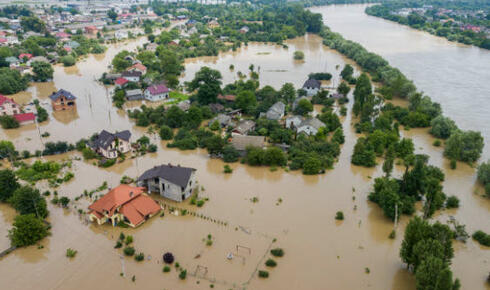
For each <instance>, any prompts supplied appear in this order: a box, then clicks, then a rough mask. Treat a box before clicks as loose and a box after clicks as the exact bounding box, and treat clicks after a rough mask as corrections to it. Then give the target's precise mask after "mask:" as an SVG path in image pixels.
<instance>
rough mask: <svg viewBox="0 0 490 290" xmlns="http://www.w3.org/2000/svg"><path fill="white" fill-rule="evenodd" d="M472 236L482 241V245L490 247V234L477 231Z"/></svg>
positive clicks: (479, 241)
mask: <svg viewBox="0 0 490 290" xmlns="http://www.w3.org/2000/svg"><path fill="white" fill-rule="evenodd" d="M472 238H473V239H474V240H476V241H477V242H478V243H480V245H483V246H486V247H490V235H488V234H486V233H485V232H484V231H476V232H475V233H474V234H473V236H472Z"/></svg>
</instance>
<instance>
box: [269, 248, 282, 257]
mask: <svg viewBox="0 0 490 290" xmlns="http://www.w3.org/2000/svg"><path fill="white" fill-rule="evenodd" d="M271 254H272V256H274V257H282V256H284V250H283V249H281V248H275V249H272V250H271Z"/></svg>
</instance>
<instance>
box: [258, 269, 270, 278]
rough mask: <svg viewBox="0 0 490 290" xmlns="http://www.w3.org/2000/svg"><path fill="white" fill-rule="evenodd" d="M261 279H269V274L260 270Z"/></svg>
mask: <svg viewBox="0 0 490 290" xmlns="http://www.w3.org/2000/svg"><path fill="white" fill-rule="evenodd" d="M259 277H260V278H269V272H267V271H263V270H259Z"/></svg>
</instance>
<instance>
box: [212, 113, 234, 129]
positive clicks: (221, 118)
mask: <svg viewBox="0 0 490 290" xmlns="http://www.w3.org/2000/svg"><path fill="white" fill-rule="evenodd" d="M214 122H218V124H219V125H220V127H221V128H225V127H228V126H230V125H232V124H233V122H232V120H231V117H230V116H228V115H225V114H218V116H216V117H214V118H213V119H211V120H210V121H209V123H208V125H209V126H211V125H212V124H213V123H214Z"/></svg>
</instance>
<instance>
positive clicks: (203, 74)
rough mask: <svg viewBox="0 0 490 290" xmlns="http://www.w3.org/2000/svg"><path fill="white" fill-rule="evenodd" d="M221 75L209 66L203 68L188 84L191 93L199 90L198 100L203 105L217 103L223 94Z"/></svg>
mask: <svg viewBox="0 0 490 290" xmlns="http://www.w3.org/2000/svg"><path fill="white" fill-rule="evenodd" d="M221 78H222V77H221V73H220V72H219V71H217V70H214V69H211V68H209V67H207V66H204V67H202V68H201V69H200V70H199V71H198V72H197V73H196V74H195V76H194V79H193V80H192V81H191V82H189V83H188V84H187V88H188V90H189V91H194V90H197V100H198V101H199V103H200V104H202V105H207V104H211V103H215V102H216V100H217V97H218V94H219V93H220V92H221Z"/></svg>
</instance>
